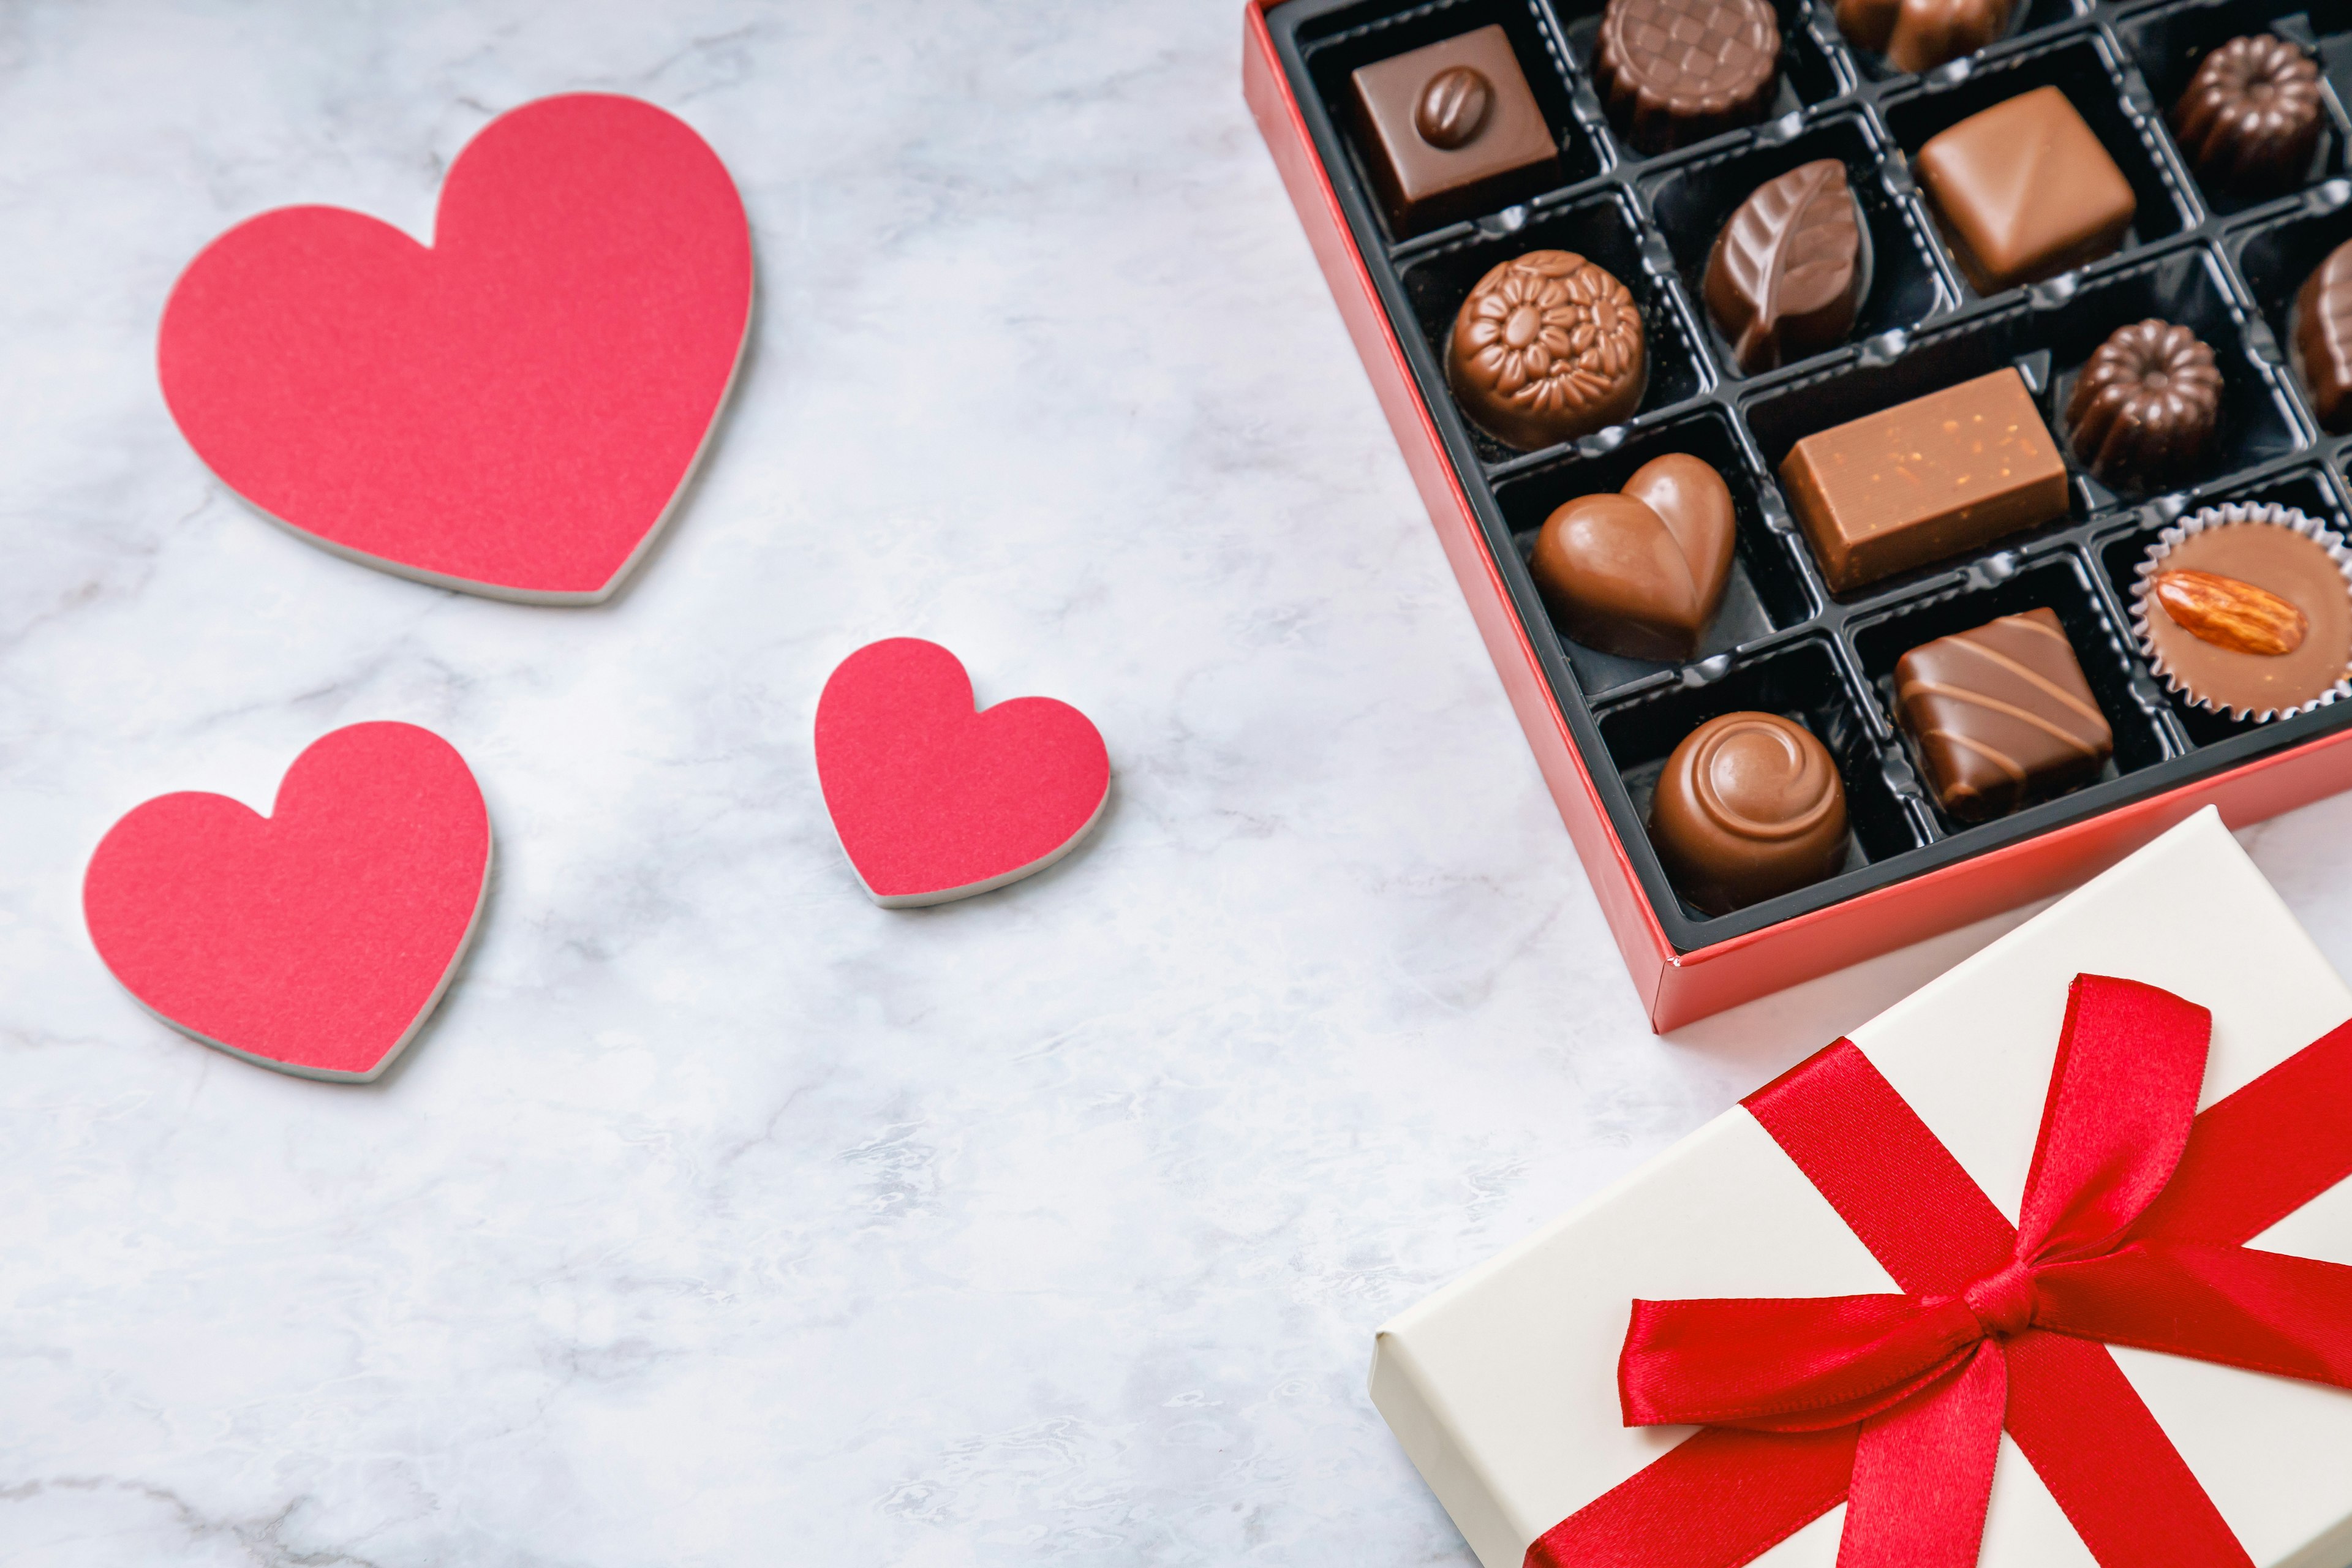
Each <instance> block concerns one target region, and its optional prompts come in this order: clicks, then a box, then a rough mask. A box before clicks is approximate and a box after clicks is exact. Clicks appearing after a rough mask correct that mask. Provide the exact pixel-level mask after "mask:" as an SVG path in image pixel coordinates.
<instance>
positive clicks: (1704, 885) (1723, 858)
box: [1650, 712, 1846, 915]
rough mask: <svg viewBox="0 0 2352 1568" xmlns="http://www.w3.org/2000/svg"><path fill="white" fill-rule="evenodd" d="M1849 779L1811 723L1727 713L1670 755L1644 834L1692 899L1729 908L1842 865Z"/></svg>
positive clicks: (1715, 909) (1713, 909) (1712, 910)
mask: <svg viewBox="0 0 2352 1568" xmlns="http://www.w3.org/2000/svg"><path fill="white" fill-rule="evenodd" d="M1845 827H1846V820H1845V786H1844V784H1842V783H1841V782H1840V781H1839V779H1838V771H1837V763H1835V762H1833V761H1832V759H1831V757H1830V752H1829V748H1828V747H1826V746H1824V745H1822V742H1820V740H1819V739H1817V738H1816V737H1815V736H1814V734H1813V732H1812V731H1810V730H1808V729H1806V728H1805V727H1804V726H1803V725H1801V724H1799V723H1797V722H1795V721H1792V720H1789V719H1783V718H1781V717H1780V715H1779V714H1778V713H1755V712H1741V713H1726V714H1723V715H1721V716H1719V717H1717V718H1714V719H1710V720H1708V721H1706V723H1704V724H1701V725H1700V726H1699V727H1698V728H1697V729H1696V730H1693V731H1691V732H1690V733H1689V734H1688V735H1686V736H1685V737H1684V738H1683V742H1682V744H1681V745H1679V746H1676V747H1675V750H1674V754H1673V755H1672V756H1670V757H1668V758H1667V759H1666V771H1665V773H1664V774H1662V775H1661V776H1660V777H1659V779H1658V793H1657V795H1656V797H1655V798H1654V800H1653V801H1652V802H1651V805H1650V841H1651V842H1652V843H1653V844H1654V845H1655V846H1656V847H1657V850H1658V858H1659V859H1661V860H1663V861H1664V862H1665V867H1666V875H1667V876H1669V877H1671V878H1672V879H1674V884H1675V889H1677V890H1678V891H1680V892H1681V894H1682V896H1683V897H1684V898H1685V899H1687V900H1690V902H1691V903H1692V905H1693V906H1695V907H1696V908H1697V909H1700V910H1705V911H1706V913H1708V914H1715V915H1719V914H1727V913H1729V912H1730V911H1731V910H1736V909H1738V908H1740V907H1742V906H1743V905H1747V904H1753V903H1757V902H1759V901H1760V900H1765V899H1769V898H1774V897H1777V896H1778V895H1780V894H1781V893H1786V892H1790V891H1793V890H1794V889H1798V888H1801V887H1804V886H1805V885H1806V884H1808V883H1810V882H1818V881H1820V880H1821V879H1822V878H1824V877H1828V876H1833V875H1835V874H1836V872H1837V871H1838V869H1839V868H1841V867H1842V866H1843V865H1844V864H1845Z"/></svg>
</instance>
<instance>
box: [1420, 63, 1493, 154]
mask: <svg viewBox="0 0 2352 1568" xmlns="http://www.w3.org/2000/svg"><path fill="white" fill-rule="evenodd" d="M1494 107H1495V88H1494V84H1493V83H1491V82H1489V81H1488V80H1487V79H1486V78H1485V77H1483V76H1481V75H1479V74H1478V73H1477V72H1476V71H1475V70H1472V69H1471V68H1469V67H1468V66H1454V67H1451V68H1448V69H1445V70H1442V71H1439V72H1438V73H1437V74H1436V75H1435V76H1433V77H1431V78H1430V79H1429V85H1428V86H1427V87H1425V88H1423V89H1421V101H1420V102H1418V103H1416V104H1414V105H1413V109H1412V128H1413V129H1414V130H1415V131H1417V132H1420V133H1421V139H1422V140H1423V141H1424V142H1428V143H1429V144H1430V145H1431V146H1433V147H1443V148H1444V149H1445V150H1446V151H1447V152H1449V153H1450V152H1452V151H1454V149H1455V148H1457V147H1466V146H1468V145H1469V144H1470V143H1471V142H1472V141H1473V140H1474V139H1475V138H1476V136H1477V134H1478V132H1481V131H1483V130H1485V129H1486V116H1487V115H1488V114H1489V113H1490V112H1492V111H1493V110H1494Z"/></svg>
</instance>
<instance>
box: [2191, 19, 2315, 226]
mask: <svg viewBox="0 0 2352 1568" xmlns="http://www.w3.org/2000/svg"><path fill="white" fill-rule="evenodd" d="M2320 114H2321V110H2320V107H2319V67H2318V66H2317V65H2316V64H2315V63H2314V61H2313V60H2312V58H2311V57H2310V56H2308V55H2306V54H2305V53H2304V52H2303V51H2302V50H2301V49H2299V48H2297V47H2295V46H2294V45H2293V44H2290V43H2288V42H2287V41H2286V40H2285V39H2284V38H2282V37H2277V36H2275V35H2273V34H2270V33H2257V34H2255V35H2253V36H2252V37H2244V38H2231V40H2230V41H2229V42H2228V43H2226V44H2223V45H2222V46H2221V47H2220V48H2218V49H2215V50H2214V51H2213V52H2212V53H2211V54H2209V55H2207V56H2206V57H2205V58H2204V59H2203V60H2201V61H2200V62H2199V63H2198V67H2197V74H2196V75H2195V76H2194V77H2191V78H2190V79H2189V90H2188V91H2187V92H2184V93H2182V94H2181V95H2180V101H2179V102H2178V103H2176V104H2174V105H2173V106H2172V134H2173V139H2174V140H2175V141H2177V142H2179V143H2180V150H2181V152H2183V153H2186V154H2188V157H2189V167H2191V168H2193V169H2195V170H2196V171H2197V177H2198V178H2199V179H2200V180H2202V181H2204V182H2205V183H2206V184H2208V185H2210V186H2212V187H2213V188H2214V189H2215V190H2218V191H2221V192H2223V193H2225V194H2227V195H2250V196H2258V195H2269V194H2271V193H2272V192H2274V191H2283V190H2285V189H2287V188H2288V187H2289V186H2291V185H2295V184H2301V183H2302V180H2303V176H2304V175H2305V174H2306V173H2308V172H2309V171H2310V168H2311V154H2312V151H2313V149H2315V148H2316V147H2317V146H2318V145H2319V122H2320Z"/></svg>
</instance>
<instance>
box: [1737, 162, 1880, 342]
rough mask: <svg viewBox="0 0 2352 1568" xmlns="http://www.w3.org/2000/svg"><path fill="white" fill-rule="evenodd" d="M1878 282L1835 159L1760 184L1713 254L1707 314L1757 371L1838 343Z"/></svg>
mask: <svg viewBox="0 0 2352 1568" xmlns="http://www.w3.org/2000/svg"><path fill="white" fill-rule="evenodd" d="M1869 291H1870V251H1869V247H1868V245H1867V243H1866V242H1865V238H1864V233H1863V228H1862V220H1861V216H1860V214H1858V213H1857V212H1856V211H1855V209H1854V202H1853V192H1852V191H1850V190H1848V189H1847V188H1846V183H1845V165H1844V164H1843V163H1840V162H1839V161H1838V160H1837V159H1835V158H1821V159H1817V160H1815V161H1814V162H1812V163H1801V164H1799V165H1798V166H1797V167H1796V168H1793V169H1791V170H1790V171H1789V172H1788V173H1787V174H1782V175H1780V177H1779V178H1777V179H1772V180H1767V181H1766V182H1765V183H1764V184H1760V185H1759V186H1757V187H1756V189H1755V191H1754V192H1753V193H1752V194H1751V195H1749V196H1748V199H1747V200H1746V201H1744V202H1742V203H1740V204H1739V210H1738V211H1737V212H1735V213H1733V214H1732V215H1731V218H1730V221H1729V222H1727V223H1726V224H1725V225H1724V226H1723V232H1722V233H1721V234H1719V235H1717V236H1716V239H1715V249H1714V252H1713V253H1712V254H1711V255H1709V256H1708V257H1707V260H1706V289H1705V292H1706V309H1707V314H1709V315H1710V316H1712V317H1714V318H1715V324H1716V326H1717V329H1718V330H1720V331H1722V333H1723V335H1724V336H1725V337H1726V338H1727V339H1729V340H1730V342H1731V345H1732V347H1731V353H1732V357H1733V358H1734V359H1735V360H1737V361H1738V363H1739V368H1740V370H1741V371H1743V372H1745V373H1746V374H1749V375H1755V374H1758V373H1759V372H1762V371H1768V370H1771V369H1774V368H1775V367H1777V366H1779V365H1780V363H1783V362H1784V361H1786V360H1791V359H1802V358H1803V357H1804V356H1805V355H1807V354H1810V353H1818V352H1820V351H1821V350H1822V349H1825V348H1828V347H1829V346H1830V345H1831V344H1832V343H1835V342H1838V341H1839V340H1840V339H1842V338H1843V337H1844V336H1845V335H1846V333H1847V332H1848V331H1851V330H1853V319H1854V315H1855V313H1856V312H1857V311H1859V310H1861V308H1862V300H1863V296H1864V295H1865V294H1867V293H1868V292H1869Z"/></svg>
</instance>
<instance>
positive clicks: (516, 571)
mask: <svg viewBox="0 0 2352 1568" xmlns="http://www.w3.org/2000/svg"><path fill="white" fill-rule="evenodd" d="M750 322H751V232H750V229H749V227H748V226H747V225H746V223H745V221H744V216H743V204H742V201H741V199H740V197H738V196H737V195H736V194H735V185H734V183H733V182H732V181H730V179H729V178H728V177H727V171H726V169H725V167H724V166H722V165H721V164H720V163H719V158H718V155H717V154H716V153H713V152H711V150H710V149H709V146H707V145H706V144H705V143H704V142H703V141H702V139H701V138H700V137H698V136H697V135H696V134H695V133H694V132H693V131H692V130H690V129H688V127H687V125H686V124H685V123H684V122H683V121H678V120H677V119H675V118H673V117H672V116H670V115H668V114H666V113H664V112H663V111H662V110H658V109H656V108H655V107H653V106H652V105H651V104H648V103H642V102H639V101H638V100H635V99H629V98H616V97H612V96H608V95H604V94H596V93H580V94H573V95H570V96H566V97H562V98H545V99H541V100H539V101H538V102H536V103H530V104H525V105H524V106H523V107H522V108H520V109H518V110H513V111H511V112H510V113H508V114H504V115H501V116H499V118H498V119H496V120H494V121H491V122H490V123H489V124H488V125H487V126H485V127H484V128H483V130H482V132H481V133H480V134H479V135H478V136H476V137H475V138H474V140H473V141H472V142H470V143H468V144H467V147H466V149H465V151H464V152H462V153H459V154H458V155H457V162H455V163H452V164H451V165H450V166H449V175H448V179H447V180H446V182H445V183H444V184H443V185H442V187H441V205H440V210H439V212H438V214H437V215H436V218H435V220H434V236H433V245H432V247H430V248H427V247H424V246H421V245H419V244H417V243H416V241H415V240H414V239H412V238H410V237H408V236H407V235H406V234H404V233H403V232H401V231H400V230H399V229H396V228H394V227H393V226H390V225H389V224H384V223H381V222H378V221H377V220H376V219H374V218H372V217H368V216H363V215H362V214H359V213H353V212H346V211H344V210H343V209H341V208H340V207H323V206H304V207H284V208H280V209H279V210H278V211H276V212H268V213H264V214H262V215H261V216H258V217H256V218H252V219H249V220H248V221H247V222H245V223H242V224H239V225H238V226H236V227H235V228H233V229H230V230H229V231H228V232H227V233H226V234H224V235H222V236H221V237H219V238H218V239H215V240H214V241H213V242H212V244H211V245H209V246H207V247H205V249H204V251H203V253H202V254H200V255H199V256H197V258H195V260H194V261H193V262H190V263H189V264H188V269H187V270H186V271H185V272H184V273H182V274H181V276H180V280H179V282H178V284H177V285H176V286H174V287H173V290H172V298H171V300H170V302H169V303H168V304H167V305H165V307H164V309H163V331H162V333H161V336H160V338H159V339H158V342H157V344H156V356H155V357H156V364H157V369H158V371H159V373H160V374H161V375H162V378H163V398H164V401H165V402H166V403H168V404H169V405H171V409H172V416H173V418H174V419H176V420H177V421H178V422H179V426H180V429H181V432H182V433H183V434H184V435H185V436H186V437H187V438H188V442H189V444H190V445H191V446H193V447H195V449H196V454H197V456H199V457H201V458H203V459H204V460H205V464H206V465H207V466H208V467H210V468H211V469H212V470H213V472H214V473H215V474H216V475H218V476H219V477H220V479H221V481H222V482H223V483H224V484H226V485H227V486H228V487H229V488H230V489H233V490H235V491H236V492H237V494H239V495H241V496H243V497H244V498H245V499H246V500H248V501H250V502H252V503H253V504H254V505H255V506H257V507H258V508H260V509H261V510H263V511H264V512H267V513H268V515H269V516H271V517H273V518H275V519H277V520H278V521H280V522H283V523H284V524H286V525H287V526H288V527H289V528H291V529H293V530H294V531H297V532H298V533H300V534H302V535H303V536H304V537H306V538H309V539H310V540H311V541H313V542H317V543H320V544H323V545H325V546H326V547H327V548H329V549H331V550H333V551H335V552H339V553H341V554H343V555H348V556H351V557H352V558H353V559H355V560H358V561H361V562H363V563H367V564H369V565H371V566H380V567H383V569H385V570H386V571H390V572H397V573H400V574H403V575H405V576H410V577H415V578H419V579H421V580H423V581H425V582H427V583H434V584H440V585H441V586H443V587H449V588H463V589H467V590H469V591H471V592H474V593H478V594H489V595H496V596H498V597H500V598H510V599H526V600H534V601H541V602H546V603H555V604H585V603H591V602H593V601H595V600H598V599H602V598H604V596H605V595H608V594H610V593H611V592H612V591H613V590H614V588H615V587H616V586H618V585H619V583H620V581H621V579H622V577H623V576H625V574H627V572H628V570H629V568H630V567H631V566H632V565H634V564H635V562H636V560H637V558H638V557H639V556H640V555H642V554H643V553H644V552H645V550H646V545H647V544H649V543H650V542H652V540H653V537H654V534H655V531H656V530H657V529H658V528H659V527H660V526H661V523H662V521H663V520H664V518H665V517H666V516H667V513H668V511H669V510H670V508H671V506H672V504H673V503H674V502H675V500H677V494H678V491H679V489H681V488H682V487H683V486H684V485H685V483H686V479H687V476H688V474H689V473H690V472H691V471H692V470H693V468H694V463H695V459H696V458H698V456H699V455H700V453H701V450H702V446H703V441H704V438H705V437H706V436H708V434H709V430H710V426H711V423H712V421H713V420H714V419H715V418H716V417H717V416H718V413H719V405H720V404H721V403H722V402H723V401H724V400H725V398H726V395H727V389H728V386H729V384H730V382H731V381H732V380H733V378H734V374H735V366H736V363H737V361H738V359H739V358H740V355H741V353H742V347H743V342H744V338H745V334H746V331H747V329H748V328H749V326H750Z"/></svg>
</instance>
